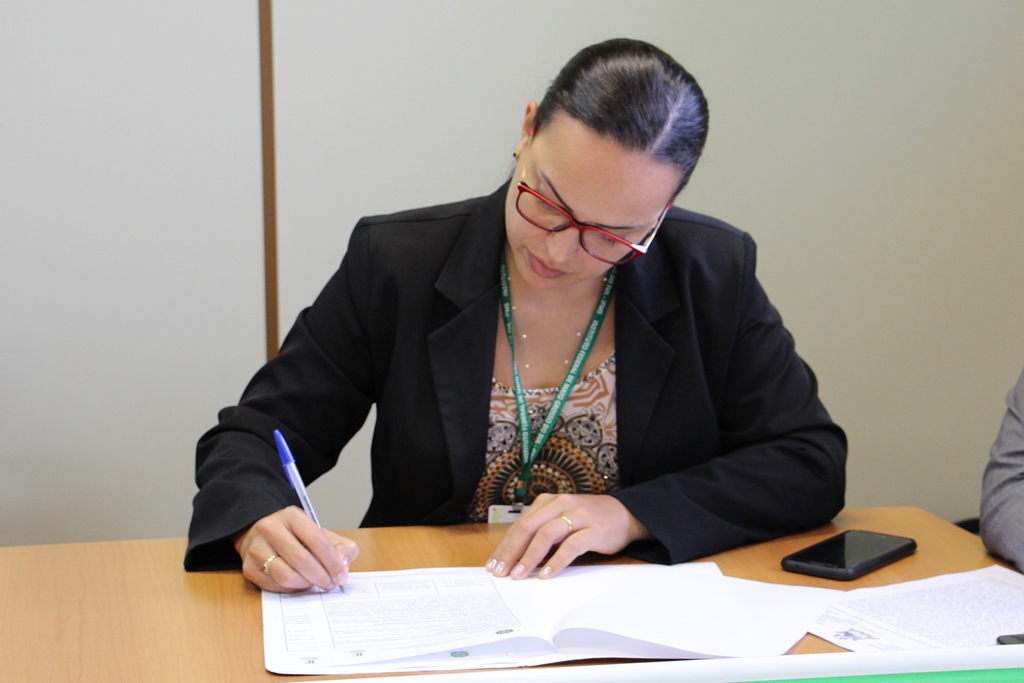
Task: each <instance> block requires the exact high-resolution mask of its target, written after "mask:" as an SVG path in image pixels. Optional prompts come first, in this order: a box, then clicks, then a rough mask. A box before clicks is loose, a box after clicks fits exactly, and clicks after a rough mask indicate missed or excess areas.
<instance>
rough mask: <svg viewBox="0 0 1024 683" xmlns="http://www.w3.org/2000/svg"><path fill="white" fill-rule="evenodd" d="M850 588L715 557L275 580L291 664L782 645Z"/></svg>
mask: <svg viewBox="0 0 1024 683" xmlns="http://www.w3.org/2000/svg"><path fill="white" fill-rule="evenodd" d="M841 594H842V593H841V592H840V591H834V590H829V589H824V588H806V587H799V586H781V585H775V584H768V583H760V582H756V581H748V580H745V579H735V578H730V577H725V576H722V574H721V572H720V571H719V569H718V567H717V566H716V565H715V564H713V563H695V564H680V565H675V566H662V565H603V566H594V567H569V568H567V569H566V570H564V571H563V572H562V573H561V574H559V576H557V577H556V578H554V579H550V580H544V581H542V580H539V579H536V578H529V579H525V580H522V581H513V580H511V579H507V578H504V579H496V578H494V577H492V576H491V575H490V574H488V573H487V572H485V571H484V570H483V569H482V568H448V569H414V570H406V571H389V572H362V573H353V574H351V576H350V579H349V583H348V584H346V586H345V592H344V593H342V592H341V591H331V592H322V591H320V590H319V589H313V590H311V591H308V592H305V593H301V594H296V595H281V594H277V593H269V592H264V593H263V640H264V655H265V660H266V668H267V669H268V670H269V671H272V672H275V673H279V674H333V675H341V674H365V673H378V672H381V673H382V672H404V671H429V670H451V669H483V668H496V667H516V666H533V665H537V664H548V663H552V662H561V661H568V660H574V659H589V658H628V659H698V658H709V657H755V656H770V655H780V654H783V653H784V652H785V651H786V650H788V649H789V648H790V647H792V646H793V644H794V643H796V642H797V641H798V640H799V639H800V638H801V637H803V635H804V634H805V633H806V632H807V627H808V625H809V624H813V623H814V621H815V619H817V617H818V616H820V615H821V614H822V613H823V612H824V611H825V609H826V607H827V606H828V605H829V604H830V603H831V602H833V601H834V600H835V599H836V597H837V595H841Z"/></svg>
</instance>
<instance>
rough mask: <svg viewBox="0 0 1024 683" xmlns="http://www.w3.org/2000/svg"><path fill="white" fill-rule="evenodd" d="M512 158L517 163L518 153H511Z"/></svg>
mask: <svg viewBox="0 0 1024 683" xmlns="http://www.w3.org/2000/svg"><path fill="white" fill-rule="evenodd" d="M512 158H513V159H515V160H516V161H519V152H512Z"/></svg>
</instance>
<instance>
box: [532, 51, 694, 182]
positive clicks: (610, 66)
mask: <svg viewBox="0 0 1024 683" xmlns="http://www.w3.org/2000/svg"><path fill="white" fill-rule="evenodd" d="M559 111H563V112H565V113H566V114H568V115H569V116H571V117H573V118H574V119H576V120H577V121H579V122H581V123H583V124H585V125H586V126H588V127H590V128H591V129H593V130H594V131H596V132H597V133H600V134H602V135H608V136H610V137H611V138H612V139H614V140H615V141H616V142H618V143H619V144H621V145H622V146H623V147H625V148H626V149H629V150H634V151H637V152H642V153H644V154H648V155H650V156H651V157H653V158H655V159H657V160H658V161H661V162H663V163H668V164H672V165H673V166H675V167H677V168H678V169H679V170H680V171H682V174H683V177H682V182H681V183H680V185H679V190H682V189H683V187H685V186H686V183H687V181H689V179H690V174H691V173H693V169H694V167H695V166H696V165H697V160H698V159H700V154H701V152H702V151H703V150H704V141H705V140H706V139H707V136H708V104H707V101H706V100H705V99H704V93H703V92H702V91H701V89H700V86H699V85H697V81H696V80H695V79H694V78H693V76H691V75H690V73H689V72H688V71H687V70H686V69H684V68H683V67H682V66H681V65H680V64H679V63H678V62H677V61H676V60H674V59H672V57H671V56H669V55H668V54H666V53H665V52H663V51H662V50H660V49H658V48H656V47H655V46H653V45H651V44H649V43H645V42H643V41H640V40H630V39H627V38H615V39H613V40H606V41H605V42H603V43H598V44H596V45H591V46H590V47H586V48H584V49H583V50H581V51H580V52H579V53H577V54H576V56H575V57H573V58H572V59H570V60H569V62H568V63H567V64H566V65H565V66H564V67H562V70H561V71H560V72H559V73H558V75H557V76H556V77H555V80H554V81H553V82H552V83H551V87H549V88H548V91H547V93H545V95H544V99H543V101H542V102H541V103H540V106H539V107H538V109H537V115H536V118H535V124H536V127H535V131H539V130H540V129H541V128H543V127H544V124H545V123H547V122H548V121H550V120H551V118H552V117H553V116H554V115H555V114H557V113H558V112H559Z"/></svg>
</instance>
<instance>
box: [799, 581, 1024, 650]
mask: <svg viewBox="0 0 1024 683" xmlns="http://www.w3.org/2000/svg"><path fill="white" fill-rule="evenodd" d="M810 632H811V633H813V634H814V635H816V636H818V637H820V638H824V639H825V640H827V641H829V642H831V643H835V644H836V645H838V646H839V647H843V648H846V649H847V650H852V651H853V652H879V651H886V650H918V649H924V648H951V647H979V646H984V645H991V646H995V645H996V638H997V637H998V636H1000V635H1004V634H1008V633H1024V575H1021V574H1019V573H1017V572H1015V571H1011V570H1009V569H1006V568H1005V567H1000V566H998V565H993V566H991V567H985V568H984V569H976V570H974V571H969V572H961V573H958V574H944V575H942V576H936V577H934V578H931V579H922V580H920V581H907V582H905V583H898V584H894V585H891V586H880V587H878V588H858V589H855V590H852V591H849V592H848V593H847V594H846V595H845V596H843V597H842V598H841V599H840V600H838V601H836V603H835V604H833V605H832V606H830V607H829V608H828V609H827V610H826V611H825V613H824V614H823V615H822V616H821V617H820V618H819V619H818V621H817V623H816V624H814V625H813V626H812V627H811V629H810ZM1011 647H1012V646H1011ZM1021 658H1022V661H1024V648H1021Z"/></svg>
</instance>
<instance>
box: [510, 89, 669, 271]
mask: <svg viewBox="0 0 1024 683" xmlns="http://www.w3.org/2000/svg"><path fill="white" fill-rule="evenodd" d="M535 114H536V103H534V102H531V103H530V105H529V106H528V107H527V110H526V119H525V121H524V123H523V136H522V138H521V139H520V141H519V144H518V145H517V146H516V152H517V153H518V156H519V159H518V163H517V164H516V170H515V175H514V176H513V178H512V181H513V182H512V183H511V185H510V187H509V191H508V195H507V197H506V199H505V226H506V235H507V239H508V257H509V268H510V269H513V270H515V272H516V274H517V275H518V277H519V278H520V279H521V280H522V281H523V282H524V284H526V285H528V286H531V287H536V288H540V289H552V288H558V287H565V286H571V285H574V284H579V283H584V282H593V281H595V280H597V279H599V278H601V277H603V276H604V273H605V272H606V271H607V270H608V269H609V268H610V265H609V264H607V263H605V262H603V261H599V260H598V259H596V258H594V257H593V256H591V255H590V254H588V253H587V252H586V251H584V249H583V248H582V247H581V246H580V235H579V231H578V230H576V229H574V228H568V229H566V230H562V231H559V232H546V231H544V230H541V229H540V228H537V227H535V226H534V225H532V224H531V223H529V222H528V221H526V219H524V218H523V217H522V216H521V215H520V214H519V212H518V211H517V210H516V198H517V197H518V195H519V192H518V189H517V185H518V183H519V182H520V181H524V182H525V183H526V184H527V185H528V186H529V187H530V188H532V189H533V190H535V191H537V192H538V193H540V194H541V195H543V196H544V197H545V198H547V199H548V200H550V201H551V202H553V203H555V204H557V205H559V206H560V207H562V208H563V209H566V210H567V211H568V212H569V213H570V214H571V215H572V216H573V217H574V218H575V219H576V220H577V221H579V222H581V223H587V224H591V225H598V226H601V227H603V228H605V229H608V230H609V231H610V232H616V230H615V228H626V227H632V228H633V230H632V231H631V233H629V234H636V233H637V230H636V228H637V227H647V228H653V227H654V226H655V224H656V223H657V221H658V218H659V217H660V216H661V213H662V211H663V210H664V209H665V206H666V204H668V203H669V201H671V199H672V198H673V193H674V192H675V191H676V188H678V187H679V183H680V181H681V178H682V175H681V173H680V171H679V170H678V169H677V168H676V167H674V166H672V165H670V164H664V163H662V162H659V161H656V160H654V159H651V158H650V157H647V156H644V155H642V154H639V153H637V152H633V151H630V150H626V149H623V148H622V147H621V146H620V145H619V144H618V143H617V142H616V141H614V140H612V139H611V138H610V137H607V136H603V135H599V134H598V133H596V132H594V131H593V130H592V129H590V128H588V127H587V126H586V125H584V124H582V123H580V122H579V121H577V120H576V119H574V118H572V117H571V116H568V115H567V114H565V113H561V112H560V113H558V114H556V115H555V116H554V117H553V118H552V119H551V120H549V121H548V122H547V123H546V124H545V126H544V128H543V129H541V130H540V131H539V132H537V134H536V135H532V134H531V133H532V130H533V118H534V115H535ZM640 258H643V257H642V256H641V257H640Z"/></svg>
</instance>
